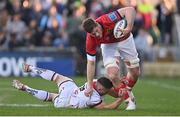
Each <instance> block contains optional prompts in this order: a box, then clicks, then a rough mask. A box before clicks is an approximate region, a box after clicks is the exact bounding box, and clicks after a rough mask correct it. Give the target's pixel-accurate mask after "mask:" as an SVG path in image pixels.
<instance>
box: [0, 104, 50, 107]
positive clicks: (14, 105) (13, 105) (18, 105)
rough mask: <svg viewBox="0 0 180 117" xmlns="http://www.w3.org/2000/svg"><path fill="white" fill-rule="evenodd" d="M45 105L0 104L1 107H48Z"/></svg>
mask: <svg viewBox="0 0 180 117" xmlns="http://www.w3.org/2000/svg"><path fill="white" fill-rule="evenodd" d="M47 106H49V105H47V104H46V105H45V104H0V107H47Z"/></svg>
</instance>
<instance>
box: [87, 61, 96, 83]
mask: <svg viewBox="0 0 180 117" xmlns="http://www.w3.org/2000/svg"><path fill="white" fill-rule="evenodd" d="M94 75H95V61H89V60H88V62H87V82H88V84H89V85H92V83H93V78H94Z"/></svg>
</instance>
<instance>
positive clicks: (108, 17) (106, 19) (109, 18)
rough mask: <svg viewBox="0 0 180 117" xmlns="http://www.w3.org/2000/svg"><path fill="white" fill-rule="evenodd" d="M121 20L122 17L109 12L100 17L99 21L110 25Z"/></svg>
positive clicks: (115, 12)
mask: <svg viewBox="0 0 180 117" xmlns="http://www.w3.org/2000/svg"><path fill="white" fill-rule="evenodd" d="M121 19H122V16H121V15H120V14H119V12H118V11H113V12H110V13H108V14H105V15H103V16H101V17H100V19H99V20H101V22H102V23H105V24H106V23H107V24H111V23H116V22H117V21H119V20H121Z"/></svg>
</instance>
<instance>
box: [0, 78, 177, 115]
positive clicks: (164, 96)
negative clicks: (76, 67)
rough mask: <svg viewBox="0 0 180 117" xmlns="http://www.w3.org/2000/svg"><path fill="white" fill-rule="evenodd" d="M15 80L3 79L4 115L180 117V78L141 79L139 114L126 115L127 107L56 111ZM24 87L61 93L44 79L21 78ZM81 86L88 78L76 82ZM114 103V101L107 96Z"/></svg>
mask: <svg viewBox="0 0 180 117" xmlns="http://www.w3.org/2000/svg"><path fill="white" fill-rule="evenodd" d="M12 80H13V78H0V115H9V116H11V115H16V116H18V115H24V116H25V115H27V116H33V115H41V116H49V115H56V116H61V115H62V116H66V115H68V116H73V115H76V116H81V115H84V116H85V115H86V116H93V115H96V116H110V115H113V116H121V115H122V116H129V115H130V116H132V115H136V116H140V115H144V116H149V115H156V116H160V115H162V116H165V115H166V116H169V115H174V116H175V115H180V78H175V79H174V78H157V77H153V76H151V77H150V76H149V77H145V78H144V79H140V80H139V81H138V83H137V85H136V86H135V88H134V89H133V93H134V95H135V97H136V102H137V110H135V111H125V110H124V109H125V104H123V105H121V106H120V107H119V108H118V109H116V110H96V109H56V108H54V107H53V104H52V103H50V102H42V101H39V100H38V99H36V98H34V97H32V96H31V95H29V94H27V93H24V92H20V91H17V90H16V89H14V88H13V87H12V86H11V82H12ZM20 80H21V81H22V82H23V83H25V84H27V85H29V86H31V87H33V88H37V89H44V90H47V91H50V92H57V87H56V85H55V84H54V83H52V82H49V81H45V80H43V79H40V78H21V79H20ZM74 80H75V82H76V83H77V84H78V85H79V86H80V85H81V84H83V83H84V82H85V80H86V78H85V77H82V78H74ZM105 100H106V101H107V102H111V101H113V100H114V98H112V97H109V96H106V98H105Z"/></svg>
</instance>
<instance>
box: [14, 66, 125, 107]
mask: <svg viewBox="0 0 180 117" xmlns="http://www.w3.org/2000/svg"><path fill="white" fill-rule="evenodd" d="M23 71H24V72H33V73H34V74H36V75H39V76H40V77H41V78H43V79H46V80H49V81H53V82H55V83H56V84H57V85H58V87H59V92H58V93H50V92H47V91H44V90H38V89H33V88H31V87H29V86H27V85H24V84H23V83H21V82H20V81H18V80H13V86H14V87H15V88H16V89H18V90H21V91H24V92H27V93H29V94H31V95H33V96H34V97H36V98H38V99H40V100H43V101H52V102H53V103H54V107H56V108H88V107H89V108H92V107H93V108H97V109H115V108H117V107H118V106H119V105H120V104H121V103H122V101H123V98H117V99H116V100H115V101H114V102H112V103H110V104H105V102H104V101H103V96H104V95H105V94H107V93H108V92H109V91H110V89H112V88H113V84H112V82H111V81H110V80H109V79H107V78H105V77H101V78H99V79H98V80H97V81H95V82H94V89H93V93H92V95H91V96H90V97H87V96H85V94H84V91H85V90H86V89H87V83H85V84H84V85H83V86H82V87H80V88H79V87H78V86H77V85H76V84H75V83H74V82H73V80H72V79H70V78H68V77H66V76H63V75H60V74H58V73H56V72H54V71H51V70H47V69H42V68H38V67H34V66H31V65H28V64H23ZM122 94H123V93H122ZM122 97H123V95H122Z"/></svg>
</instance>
